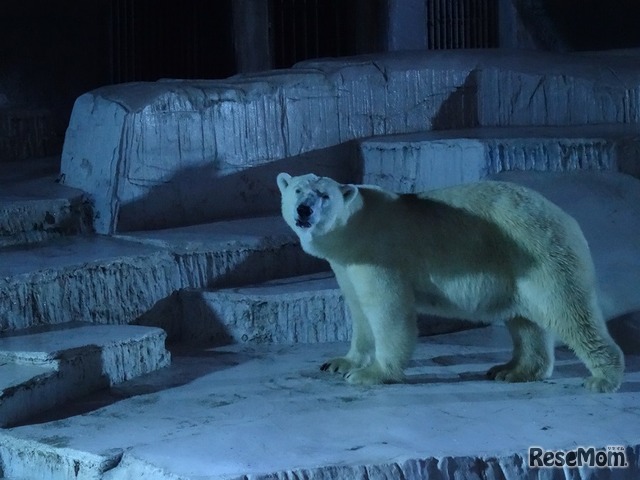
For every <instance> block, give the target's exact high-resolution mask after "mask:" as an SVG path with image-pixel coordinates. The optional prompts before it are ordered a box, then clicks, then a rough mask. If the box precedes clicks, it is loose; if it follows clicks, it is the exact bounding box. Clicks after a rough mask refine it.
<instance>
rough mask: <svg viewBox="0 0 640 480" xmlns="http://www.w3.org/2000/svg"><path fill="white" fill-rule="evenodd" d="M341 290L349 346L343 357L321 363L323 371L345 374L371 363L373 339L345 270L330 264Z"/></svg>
mask: <svg viewBox="0 0 640 480" xmlns="http://www.w3.org/2000/svg"><path fill="white" fill-rule="evenodd" d="M331 268H332V269H333V272H334V273H335V275H336V280H337V281H338V285H339V286H340V290H341V291H342V295H343V297H344V300H345V303H346V304H347V308H348V309H349V313H351V320H352V333H351V348H349V352H348V353H347V354H346V356H344V357H337V358H333V359H331V360H329V361H328V362H325V363H323V364H322V366H321V367H320V369H321V370H322V371H325V372H331V373H341V374H343V375H344V374H347V373H349V372H350V371H351V370H355V369H358V368H362V367H364V366H365V365H367V364H369V363H371V361H372V357H373V353H374V339H373V334H372V332H371V328H370V326H369V322H368V320H367V318H366V317H365V315H364V312H363V311H362V308H361V306H360V302H359V300H358V296H357V295H356V292H355V289H354V287H353V284H352V283H351V280H350V279H349V276H348V275H347V272H346V270H345V268H344V267H342V266H340V265H334V264H332V265H331Z"/></svg>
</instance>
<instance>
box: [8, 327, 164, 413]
mask: <svg viewBox="0 0 640 480" xmlns="http://www.w3.org/2000/svg"><path fill="white" fill-rule="evenodd" d="M165 339H166V333H165V332H164V331H163V330H161V329H158V328H151V327H140V326H131V325H126V326H122V325H88V324H67V325H63V326H60V327H58V328H56V329H51V328H48V329H46V330H44V331H40V332H34V331H33V330H30V331H29V330H28V331H20V332H15V333H14V334H12V335H7V336H3V337H0V372H1V373H2V376H1V377H0V378H1V379H2V380H1V387H2V388H0V426H7V425H11V424H15V423H17V422H20V421H23V420H25V419H27V418H29V417H31V416H33V415H36V414H38V413H40V412H43V411H44V410H48V409H50V408H53V407H55V406H57V405H60V404H61V403H63V402H65V401H68V400H69V399H71V398H76V397H80V396H82V395H86V394H87V393H89V392H93V391H96V390H99V389H102V388H106V387H109V386H111V385H115V384H118V383H121V382H124V381H126V380H130V379H132V378H136V377H138V376H140V375H144V374H146V373H150V372H153V371H155V370H158V369H160V368H163V367H166V366H167V365H169V363H170V361H171V356H170V354H169V352H167V350H166V349H165Z"/></svg>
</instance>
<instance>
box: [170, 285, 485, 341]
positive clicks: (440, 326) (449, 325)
mask: <svg viewBox="0 0 640 480" xmlns="http://www.w3.org/2000/svg"><path fill="white" fill-rule="evenodd" d="M180 305H181V314H180V318H181V319H182V322H181V323H182V336H181V337H180V338H181V339H182V341H183V342H186V343H189V344H192V345H193V344H196V345H197V344H208V345H210V346H218V345H227V344H229V343H253V344H262V343H278V344H287V343H289V344H290V343H322V342H338V341H346V340H348V339H349V338H351V323H350V322H351V320H350V318H349V312H348V309H347V308H346V305H345V303H344V299H343V297H342V294H341V293H340V289H339V288H338V283H337V282H336V280H335V277H334V276H333V273H332V272H321V273H317V274H312V275H301V276H296V277H289V278H283V279H280V280H272V281H269V282H265V283H261V284H256V285H249V286H245V287H239V288H232V289H221V290H183V291H181V292H180ZM475 326H477V325H476V324H474V323H472V322H468V321H465V320H457V319H446V318H435V317H420V318H419V319H418V327H419V330H420V333H421V334H422V335H436V334H440V333H449V332H454V331H458V330H462V329H465V328H473V327H475Z"/></svg>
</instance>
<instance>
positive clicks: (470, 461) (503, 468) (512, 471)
mask: <svg viewBox="0 0 640 480" xmlns="http://www.w3.org/2000/svg"><path fill="white" fill-rule="evenodd" d="M64 443H65V439H64V438H58V437H48V438H42V439H40V441H31V440H22V439H18V438H14V437H12V436H11V434H10V433H3V432H1V431H0V468H1V469H0V474H4V475H5V476H7V477H8V478H39V479H42V480H67V479H69V478H76V479H79V480H98V479H102V480H129V479H134V478H135V479H144V478H149V479H154V480H196V477H191V476H189V475H184V474H183V475H179V474H176V473H173V472H168V471H166V470H164V469H162V468H160V467H157V466H155V465H153V464H150V463H148V462H146V461H144V460H141V459H138V458H136V457H135V456H132V455H129V454H127V453H126V452H123V451H122V450H120V449H114V450H112V451H109V452H105V453H103V454H101V455H95V454H90V453H85V452H79V451H76V450H72V449H67V448H64ZM605 448H606V446H595V449H596V450H604V449H605ZM624 454H625V459H626V462H627V465H626V466H625V467H610V466H608V467H589V466H581V467H575V468H568V467H553V468H548V467H542V468H540V467H530V466H529V465H528V454H527V452H516V453H511V454H502V455H495V456H488V455H487V456H457V457H453V456H446V457H440V458H436V457H425V458H417V459H415V458H412V459H405V460H399V461H397V462H389V463H380V464H371V465H328V466H322V467H316V468H312V469H291V470H283V471H278V472H270V473H266V472H265V473H263V474H249V475H238V476H234V475H222V476H220V475H216V474H215V473H213V472H212V474H211V475H208V476H206V477H201V476H198V477H197V480H202V479H203V478H206V479H207V480H299V479H305V480H342V479H347V478H349V479H354V480H357V479H368V480H395V479H398V478H407V479H412V480H459V479H461V478H464V479H465V480H481V479H482V480H520V479H522V478H527V479H528V480H575V479H577V478H578V479H586V478H588V479H589V480H609V479H620V480H632V479H634V478H637V477H638V475H640V444H636V445H628V446H625V448H624Z"/></svg>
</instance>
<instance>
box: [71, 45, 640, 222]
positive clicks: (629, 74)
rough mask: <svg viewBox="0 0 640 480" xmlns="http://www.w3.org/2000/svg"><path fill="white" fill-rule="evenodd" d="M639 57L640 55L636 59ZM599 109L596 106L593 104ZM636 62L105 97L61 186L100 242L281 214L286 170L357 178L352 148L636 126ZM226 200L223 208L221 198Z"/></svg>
mask: <svg viewBox="0 0 640 480" xmlns="http://www.w3.org/2000/svg"><path fill="white" fill-rule="evenodd" d="M639 55H640V54H639ZM585 99H589V101H585ZM639 99H640V67H638V62H637V56H633V55H629V56H610V57H605V56H602V57H600V56H597V55H596V56H584V55H578V54H550V53H543V52H523V51H513V52H510V51H498V52H496V51H494V50H487V51H481V50H478V51H453V52H450V51H447V52H434V51H431V52H427V51H425V52H413V53H394V54H387V55H372V56H362V57H354V58H346V59H345V58H340V59H335V60H318V61H309V62H304V63H301V64H299V65H297V66H296V67H295V68H293V69H289V70H280V71H271V72H264V73H261V74H254V75H250V76H238V77H234V78H231V79H227V80H218V81H163V82H156V83H137V84H129V85H116V86H110V87H105V88H101V89H98V90H95V91H93V92H89V93H87V94H85V95H83V96H81V97H80V98H79V99H78V100H77V102H76V104H75V107H74V110H73V114H72V117H71V120H70V125H69V129H68V131H67V136H66V141H65V146H64V151H63V155H62V167H61V170H62V173H63V174H64V175H65V177H64V182H65V184H67V185H69V186H73V187H77V188H82V189H83V190H85V191H86V192H88V193H89V194H90V195H91V196H92V198H93V199H94V201H95V209H96V212H97V214H98V217H97V221H96V229H97V231H98V232H100V233H113V232H115V231H123V230H141V229H147V228H161V227H163V226H164V227H168V226H176V225H183V224H185V223H201V222H204V221H211V220H212V219H215V218H225V217H230V216H234V215H247V214H258V213H265V212H271V211H275V210H276V209H277V205H278V195H277V191H276V189H275V187H274V185H273V178H274V177H275V174H276V173H277V172H278V171H279V170H285V169H287V168H290V169H291V168H293V169H299V170H297V171H292V172H291V173H298V172H299V171H300V170H308V169H309V166H310V165H312V166H313V167H314V169H316V170H317V171H318V173H321V174H326V173H328V172H332V173H333V175H334V176H337V177H339V179H340V180H344V179H348V178H349V175H350V174H351V173H352V170H353V168H352V165H351V164H352V162H353V161H354V160H355V158H354V157H353V155H352V154H353V151H352V149H350V148H340V147H339V146H340V145H342V146H345V145H346V143H347V142H350V141H351V140H354V139H360V138H365V137H370V136H374V135H384V134H399V133H410V132H417V131H425V130H430V129H451V128H470V127H476V126H526V125H584V124H602V123H628V124H637V123H638V122H639V121H640V101H639ZM221 199H224V201H221Z"/></svg>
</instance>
